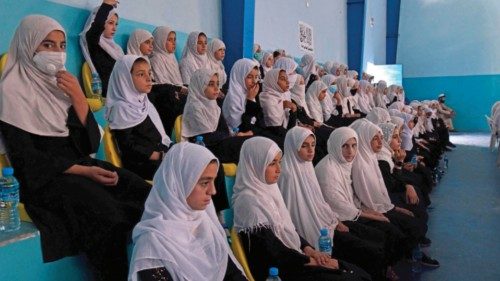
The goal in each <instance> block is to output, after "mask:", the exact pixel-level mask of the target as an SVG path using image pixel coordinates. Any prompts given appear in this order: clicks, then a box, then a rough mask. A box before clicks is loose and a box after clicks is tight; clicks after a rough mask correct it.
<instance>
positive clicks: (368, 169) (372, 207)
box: [351, 119, 424, 254]
mask: <svg viewBox="0 0 500 281" xmlns="http://www.w3.org/2000/svg"><path fill="white" fill-rule="evenodd" d="M351 128H352V129H354V130H355V131H356V133H357V134H358V136H359V141H358V155H357V157H356V159H354V162H353V167H352V182H353V188H354V192H355V194H356V196H357V197H358V199H359V200H360V202H361V206H362V208H363V209H365V210H367V211H369V212H375V213H377V214H383V215H384V216H385V217H387V218H388V219H389V220H390V222H391V223H392V224H394V225H396V226H397V227H399V229H400V230H401V231H402V232H403V233H405V235H406V237H407V243H406V244H404V245H401V246H402V247H403V248H404V249H405V250H406V253H407V254H409V253H410V251H411V249H413V248H414V247H415V246H416V245H417V243H418V241H419V240H420V238H422V237H424V232H423V230H422V229H421V227H420V224H419V221H418V220H417V219H416V218H415V217H414V215H413V213H412V212H410V211H409V210H407V209H404V208H400V207H395V206H394V204H393V203H392V202H391V199H390V197H389V193H388V191H387V187H386V186H385V183H384V179H383V177H382V173H381V172H380V168H379V166H378V162H377V153H378V152H379V151H380V149H381V148H382V142H383V136H382V132H381V130H380V128H379V127H378V126H377V125H375V124H373V123H371V122H369V121H368V120H363V119H360V120H358V121H356V122H354V123H353V124H352V125H351Z"/></svg>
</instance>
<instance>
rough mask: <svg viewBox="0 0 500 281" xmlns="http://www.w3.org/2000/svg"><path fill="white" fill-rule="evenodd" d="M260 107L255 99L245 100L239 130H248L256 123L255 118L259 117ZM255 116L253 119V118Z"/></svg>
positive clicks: (260, 113)
mask: <svg viewBox="0 0 500 281" xmlns="http://www.w3.org/2000/svg"><path fill="white" fill-rule="evenodd" d="M261 115H262V108H261V107H260V105H259V103H258V102H256V101H251V100H248V99H247V100H246V105H245V112H244V113H243V115H242V116H241V125H240V132H248V131H250V130H252V128H253V127H254V126H255V125H256V124H257V120H259V119H261V117H260V116H261ZM254 118H255V119H254Z"/></svg>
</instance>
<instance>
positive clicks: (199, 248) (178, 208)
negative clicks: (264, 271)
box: [129, 143, 247, 281]
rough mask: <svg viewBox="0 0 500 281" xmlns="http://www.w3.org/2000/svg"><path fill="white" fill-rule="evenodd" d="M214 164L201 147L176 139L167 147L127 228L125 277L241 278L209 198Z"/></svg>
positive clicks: (216, 165) (184, 280)
mask: <svg viewBox="0 0 500 281" xmlns="http://www.w3.org/2000/svg"><path fill="white" fill-rule="evenodd" d="M218 168H219V162H218V160H217V158H216V157H215V156H214V155H213V154H212V153H210V151H208V150H207V149H206V148H204V147H202V146H199V145H195V144H190V143H179V144H176V145H174V146H173V148H172V149H171V151H169V153H168V155H167V156H166V157H165V160H164V161H163V162H162V164H161V166H160V167H159V169H158V173H156V174H155V177H154V180H153V189H152V191H151V193H150V194H149V196H148V199H147V200H146V204H145V205H146V207H145V211H144V214H143V215H142V219H141V221H140V222H139V224H137V226H136V227H135V228H134V232H133V233H132V239H133V240H134V251H133V253H132V261H131V264H130V274H129V280H130V281H136V280H153V279H154V280H157V279H158V280H159V279H163V280H175V281H187V280H214V281H222V280H233V281H242V280H247V279H246V278H245V276H244V275H243V273H242V272H243V270H242V268H241V266H240V264H239V263H238V261H237V260H236V258H235V257H234V256H233V254H232V251H231V249H229V244H228V243H227V240H226V235H225V233H224V229H223V228H222V226H221V225H220V223H219V221H218V220H217V215H216V213H215V209H214V205H213V203H212V200H211V197H212V196H213V195H214V194H215V192H216V191H215V187H214V179H215V176H216V174H217V170H218Z"/></svg>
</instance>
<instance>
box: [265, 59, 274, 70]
mask: <svg viewBox="0 0 500 281" xmlns="http://www.w3.org/2000/svg"><path fill="white" fill-rule="evenodd" d="M265 64H266V67H267V68H271V67H273V64H274V58H273V56H268V57H267V60H266V63H265Z"/></svg>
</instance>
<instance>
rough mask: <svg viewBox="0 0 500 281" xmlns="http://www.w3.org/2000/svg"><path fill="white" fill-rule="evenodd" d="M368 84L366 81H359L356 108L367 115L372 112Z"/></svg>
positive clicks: (369, 85)
mask: <svg viewBox="0 0 500 281" xmlns="http://www.w3.org/2000/svg"><path fill="white" fill-rule="evenodd" d="M370 87H371V84H370V82H368V81H366V80H361V81H359V86H358V106H359V110H360V111H361V112H363V113H364V114H368V113H369V112H370V111H371V110H372V108H373V107H372V106H371V103H370V100H371V93H370Z"/></svg>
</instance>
